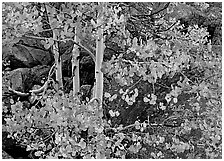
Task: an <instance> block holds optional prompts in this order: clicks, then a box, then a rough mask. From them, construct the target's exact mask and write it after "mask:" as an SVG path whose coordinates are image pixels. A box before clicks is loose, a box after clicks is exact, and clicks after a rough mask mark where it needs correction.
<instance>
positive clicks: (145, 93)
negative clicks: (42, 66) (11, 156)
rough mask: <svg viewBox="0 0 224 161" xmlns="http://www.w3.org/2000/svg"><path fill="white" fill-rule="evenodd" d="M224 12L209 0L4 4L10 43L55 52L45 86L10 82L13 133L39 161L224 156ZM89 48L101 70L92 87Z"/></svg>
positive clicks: (8, 116)
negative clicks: (223, 32)
mask: <svg viewBox="0 0 224 161" xmlns="http://www.w3.org/2000/svg"><path fill="white" fill-rule="evenodd" d="M220 4H221V3H220ZM217 6H218V5H217ZM217 12H218V9H217V8H216V6H215V3H202V2H200V3H196V2H194V3H193V2H192V3H184V2H178V3H174V2H173V3H160V2H154V3H146V2H144V3H131V2H116V3H96V2H91V3H90V2H89V3H77V2H74V3H71V2H60V3H59V2H54V3H53V2H52V3H51V2H49V3H3V36H2V39H3V45H5V44H7V45H8V47H9V48H10V47H12V46H13V44H15V43H18V38H19V37H25V38H32V39H38V40H40V41H41V43H42V44H43V46H44V47H45V48H46V50H47V51H51V53H52V54H53V55H54V63H53V65H52V66H51V69H50V70H49V72H48V73H47V76H46V78H45V81H44V82H42V85H43V86H42V87H40V89H32V90H31V89H28V90H27V91H28V92H26V91H25V92H24V91H19V90H16V89H12V87H11V85H10V83H9V82H8V80H7V79H5V77H3V93H4V90H5V89H8V88H9V90H10V92H11V94H12V95H8V96H7V97H6V98H4V99H3V105H2V116H3V125H2V128H3V131H4V132H7V137H8V138H12V139H14V140H16V142H17V144H19V145H20V146H21V147H24V148H26V151H28V152H29V158H34V159H37V158H38V159H39V158H42V159H53V158H57V159H59V158H60V159H70V158H76V159H78V158H82V159H92V158H94V159H111V158H122V159H131V158H133V159H136V158H138V159H149V158H151V159H162V158H165V159H177V158H179V159H212V158H213V159H220V158H222V105H221V96H222V91H221V89H222V75H221V73H222V62H221V61H222V50H221V49H222V48H221V40H220V41H219V40H218V39H217V37H218V36H217V35H216V36H217V37H215V36H214V35H215V34H214V32H211V31H210V30H211V28H212V27H213V28H214V24H217V23H218V21H219V20H220V16H221V15H220V14H221V13H220V12H218V13H217ZM200 16H201V17H206V18H207V19H203V20H202V18H200ZM194 18H195V19H194ZM193 20H194V22H193ZM220 21H221V20H220ZM212 25H213V26H212ZM216 32H218V31H217V30H216ZM211 33H212V34H213V35H212V34H211ZM219 36H220V35H219ZM219 38H220V39H221V37H219ZM69 42H70V44H71V45H70V47H69V52H67V53H70V54H71V55H72V56H71V57H72V58H71V60H70V62H72V65H71V66H72V69H71V70H70V73H71V74H70V78H69V80H70V82H72V83H73V85H71V86H66V83H64V82H65V80H64V79H63V76H64V75H65V74H64V73H63V66H62V62H63V53H60V50H62V49H60V43H65V44H66V43H67V44H68V43H69ZM71 42H72V43H71ZM10 44H11V46H10ZM81 49H82V50H85V52H86V53H87V55H88V60H87V59H86V61H91V62H93V64H94V66H93V68H95V70H94V71H93V72H92V74H93V75H94V74H95V75H94V78H93V80H92V85H91V86H88V89H87V91H84V89H83V88H82V87H84V86H82V85H84V84H82V82H85V79H87V77H88V76H86V77H85V78H84V77H80V76H79V72H81V70H80V69H79V65H78V64H79V59H78V58H79V57H80V55H81V57H82V52H81V53H80V51H81ZM75 60H77V61H75ZM4 63H5V62H4ZM90 68H91V67H90ZM3 72H4V73H3V75H7V74H9V73H10V72H11V71H3ZM86 87H87V86H86ZM65 88H66V90H65ZM26 99H27V100H29V101H30V100H32V101H30V102H29V105H27V104H26V102H27V100H26Z"/></svg>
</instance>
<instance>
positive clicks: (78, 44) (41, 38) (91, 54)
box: [24, 35, 96, 63]
mask: <svg viewBox="0 0 224 161" xmlns="http://www.w3.org/2000/svg"><path fill="white" fill-rule="evenodd" d="M24 36H25V37H27V38H32V39H38V40H49V39H52V38H46V37H38V36H30V35H24ZM53 40H54V41H57V42H63V41H72V42H73V43H74V44H76V45H77V46H79V47H81V48H82V49H84V50H86V51H87V52H88V53H89V55H90V56H91V58H92V59H93V61H94V63H95V62H96V57H95V55H94V54H93V53H92V52H91V51H90V50H89V49H87V48H86V47H85V46H83V45H82V44H81V43H80V42H79V43H77V42H75V41H74V40H73V39H63V40H57V39H53Z"/></svg>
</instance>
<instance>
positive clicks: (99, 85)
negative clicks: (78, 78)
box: [94, 17, 104, 105]
mask: <svg viewBox="0 0 224 161" xmlns="http://www.w3.org/2000/svg"><path fill="white" fill-rule="evenodd" d="M100 18H101V17H99V18H98V19H97V26H100V25H101V20H100ZM103 54H104V39H103V29H102V27H99V28H98V30H97V39H96V64H95V78H96V86H95V92H94V98H97V99H98V100H99V101H100V104H101V105H102V100H103V73H102V72H101V70H100V69H101V67H102V62H103Z"/></svg>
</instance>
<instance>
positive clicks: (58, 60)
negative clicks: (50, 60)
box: [53, 32, 63, 89]
mask: <svg viewBox="0 0 224 161" xmlns="http://www.w3.org/2000/svg"><path fill="white" fill-rule="evenodd" d="M53 39H57V37H56V35H55V33H54V32H53ZM53 53H54V59H55V64H56V81H57V82H58V89H63V82H62V61H61V56H60V54H59V49H58V42H54V44H53Z"/></svg>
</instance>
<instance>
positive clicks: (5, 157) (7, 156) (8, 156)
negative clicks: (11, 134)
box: [2, 150, 14, 159]
mask: <svg viewBox="0 0 224 161" xmlns="http://www.w3.org/2000/svg"><path fill="white" fill-rule="evenodd" d="M2 159H14V158H13V157H12V156H10V155H9V154H8V153H6V152H5V151H4V150H2Z"/></svg>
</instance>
